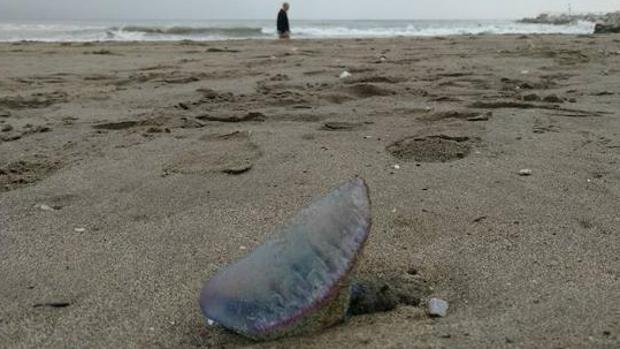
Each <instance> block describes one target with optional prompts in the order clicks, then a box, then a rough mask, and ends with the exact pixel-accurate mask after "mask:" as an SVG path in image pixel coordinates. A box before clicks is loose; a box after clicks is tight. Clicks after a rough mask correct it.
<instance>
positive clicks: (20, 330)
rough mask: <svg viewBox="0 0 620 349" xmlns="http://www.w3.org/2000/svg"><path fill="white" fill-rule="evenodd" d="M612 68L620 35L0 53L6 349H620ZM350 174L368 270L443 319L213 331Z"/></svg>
mask: <svg viewBox="0 0 620 349" xmlns="http://www.w3.org/2000/svg"><path fill="white" fill-rule="evenodd" d="M345 70H346V71H348V72H350V73H351V74H352V76H351V77H350V78H348V79H346V80H341V79H339V78H338V76H339V75H340V74H341V73H342V72H343V71H345ZM619 72H620V37H618V36H616V37H613V36H598V37H591V36H472V37H446V38H424V39H423V38H396V39H382V40H370V39H368V40H329V41H318V40H317V41H296V40H295V41H291V42H288V43H280V42H272V41H239V42H213V43H193V42H180V43H157V44H155V43H149V44H147V43H119V44H104V43H96V44H78V43H76V44H58V43H53V44H42V43H18V44H2V45H0V129H2V130H5V131H3V132H0V138H1V139H2V141H1V142H0V256H1V258H0V278H1V281H0V305H1V306H0V347H10V348H12V347H16V348H20V347H27V348H40V347H52V348H68V347H74V348H78V347H81V348H86V347H93V348H95V347H109V348H114V347H122V348H132V347H143V348H151V347H163V348H184V347H205V348H210V347H213V348H216V347H218V348H219V347H229V348H235V347H244V346H253V347H256V348H288V347H295V348H328V347H331V348H360V347H369V348H427V347H433V348H434V347H444V348H483V347H486V348H499V347H507V348H513V347H514V348H521V347H526V348H581V347H592V348H617V347H619V346H620V235H619V231H620V229H619V228H620V215H619V212H620V200H619V199H620V169H619V164H620V138H619V136H620V112H619V109H620V74H619ZM539 99H546V101H539ZM395 165H399V169H395ZM522 169H531V170H532V175H531V176H520V175H519V171H520V170H522ZM356 175H359V176H362V177H364V178H365V179H366V180H367V181H368V183H369V186H370V188H371V191H372V193H371V194H372V200H373V219H374V226H373V230H372V233H371V237H370V240H369V242H368V245H367V249H366V253H365V258H364V259H363V260H361V262H360V266H359V268H360V273H362V274H375V275H381V274H393V273H400V274H403V275H404V274H406V273H407V272H410V273H411V274H416V275H410V277H412V278H415V279H416V280H418V281H419V282H421V283H424V282H425V283H427V284H428V285H430V286H431V287H432V288H433V295H434V296H438V297H441V298H444V299H446V300H448V301H449V302H450V305H451V307H450V311H449V314H448V316H447V317H446V318H443V319H430V318H428V317H427V316H426V315H425V313H424V309H423V308H416V307H411V306H401V307H399V308H398V309H397V310H395V311H393V312H389V313H381V314H374V315H367V316H360V317H355V318H353V319H351V321H349V322H347V323H346V324H343V325H341V326H338V327H335V328H332V329H329V330H327V331H325V332H323V333H319V334H316V335H312V336H307V337H302V338H292V339H286V340H282V341H278V342H272V343H266V344H265V343H262V344H260V343H259V344H256V343H252V342H249V341H247V340H245V339H243V338H240V337H238V336H236V335H234V334H230V333H228V332H226V331H223V330H220V329H213V328H207V326H206V325H205V322H204V320H203V318H202V316H201V314H200V311H199V308H198V303H197V298H198V293H199V290H200V288H201V286H202V284H203V283H204V282H205V281H206V280H207V279H208V278H209V277H210V276H211V275H213V274H214V273H215V272H216V271H217V270H218V268H220V267H222V266H224V265H227V264H228V263H230V262H232V261H234V260H236V259H238V258H239V257H242V256H243V255H245V254H247V253H248V252H249V251H251V250H252V249H253V248H255V247H256V246H258V245H260V244H261V243H262V242H263V241H265V240H266V239H268V238H269V236H270V235H269V234H270V232H271V230H272V228H273V227H274V226H275V225H277V224H279V223H282V222H283V221H284V220H286V218H287V217H289V216H291V215H292V214H293V213H294V212H295V211H296V210H298V209H299V208H301V207H303V206H304V205H306V204H308V203H309V202H310V201H311V200H312V198H316V197H318V196H321V195H323V194H325V193H327V192H328V191H329V190H330V189H332V188H334V187H335V186H337V185H338V184H340V183H342V182H343V181H345V180H347V179H350V178H352V177H354V176H356ZM42 205H46V206H42ZM414 271H415V272H414ZM268 272H269V271H268V270H265V273H268Z"/></svg>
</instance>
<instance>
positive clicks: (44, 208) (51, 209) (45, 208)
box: [36, 204, 56, 212]
mask: <svg viewBox="0 0 620 349" xmlns="http://www.w3.org/2000/svg"><path fill="white" fill-rule="evenodd" d="M36 207H37V208H38V209H40V210H42V211H50V212H51V211H56V209H55V208H53V207H51V206H49V205H45V204H42V205H37V206H36Z"/></svg>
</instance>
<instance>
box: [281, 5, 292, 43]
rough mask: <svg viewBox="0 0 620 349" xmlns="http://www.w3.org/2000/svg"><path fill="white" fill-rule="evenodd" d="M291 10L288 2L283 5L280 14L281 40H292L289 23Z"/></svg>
mask: <svg viewBox="0 0 620 349" xmlns="http://www.w3.org/2000/svg"><path fill="white" fill-rule="evenodd" d="M289 8H291V6H290V5H289V3H288V2H285V3H284V4H282V9H280V13H278V35H279V36H280V39H290V38H291V27H290V26H289V23H288V10H289Z"/></svg>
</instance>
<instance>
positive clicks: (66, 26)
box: [0, 20, 594, 41]
mask: <svg viewBox="0 0 620 349" xmlns="http://www.w3.org/2000/svg"><path fill="white" fill-rule="evenodd" d="M274 26H275V23H273V21H210V22H205V21H202V22H201V21H199V22H196V21H178V22H163V23H154V22H133V23H125V24H119V23H102V22H75V21H73V22H43V23H40V22H37V23H35V22H2V21H0V41H21V40H30V41H170V40H197V41H198V40H201V41H209V40H234V39H264V38H270V37H274V36H275V35H276V31H275V28H274ZM593 31H594V24H593V23H589V22H579V23H575V24H569V25H544V24H523V23H517V22H514V21H488V20H487V21H464V20H461V21H448V20H442V21H416V20H412V21H293V35H294V37H297V38H317V39H319V38H373V37H395V36H447V35H469V34H473V35H476V34H591V33H592V32H593Z"/></svg>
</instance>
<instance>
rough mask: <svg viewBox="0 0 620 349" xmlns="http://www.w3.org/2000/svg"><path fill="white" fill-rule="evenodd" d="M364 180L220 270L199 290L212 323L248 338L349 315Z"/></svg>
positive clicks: (363, 218) (366, 207)
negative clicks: (247, 254) (352, 272)
mask: <svg viewBox="0 0 620 349" xmlns="http://www.w3.org/2000/svg"><path fill="white" fill-rule="evenodd" d="M370 226H371V218H370V200H369V196H368V187H367V186H366V184H365V182H364V181H363V180H362V179H359V178H358V179H354V180H352V181H350V182H348V183H345V184H343V185H342V186H340V187H339V188H338V189H336V190H335V191H333V192H331V193H330V194H329V195H327V196H326V197H324V198H323V199H320V200H318V201H316V202H314V203H313V204H311V205H310V206H309V207H307V208H305V209H302V210H301V211H299V212H298V213H297V214H296V215H295V216H294V217H293V218H292V219H291V220H290V221H289V222H288V223H286V224H285V225H284V226H282V227H281V228H279V229H278V230H277V231H276V234H274V236H277V237H276V238H275V239H274V240H271V241H269V242H267V243H265V244H264V245H262V246H260V247H259V248H258V249H256V250H255V251H254V252H253V253H252V254H250V255H249V256H247V257H245V258H244V259H242V260H240V261H239V262H237V263H235V264H233V265H231V266H228V267H226V268H224V269H223V270H221V271H219V272H218V273H217V274H216V275H215V276H214V277H213V278H212V279H211V280H209V281H208V282H207V284H206V285H205V287H204V288H203V290H202V292H201V295H200V307H201V309H202V312H203V313H204V315H205V317H206V318H207V320H208V321H209V322H215V323H217V324H219V325H221V326H223V327H225V328H227V329H229V330H232V331H234V332H236V333H238V334H241V335H243V336H246V337H249V338H251V339H254V340H272V339H277V338H281V337H286V336H292V335H300V334H305V333H312V332H316V331H319V330H322V329H325V328H328V327H331V326H333V325H336V324H338V323H341V322H342V321H344V320H345V318H346V317H347V314H348V312H349V305H350V302H351V288H352V287H351V276H350V275H351V271H352V270H353V268H354V266H355V263H356V261H357V260H358V257H359V256H360V255H361V252H362V249H363V247H364V244H365V242H366V239H367V238H368V234H369V232H370Z"/></svg>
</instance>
